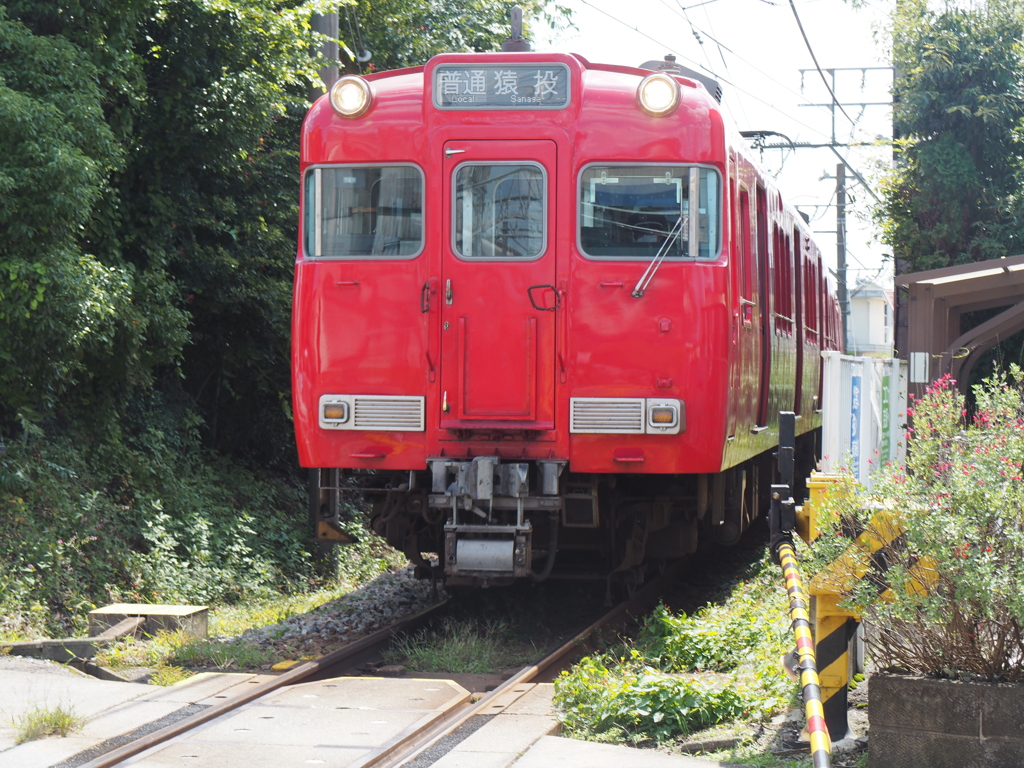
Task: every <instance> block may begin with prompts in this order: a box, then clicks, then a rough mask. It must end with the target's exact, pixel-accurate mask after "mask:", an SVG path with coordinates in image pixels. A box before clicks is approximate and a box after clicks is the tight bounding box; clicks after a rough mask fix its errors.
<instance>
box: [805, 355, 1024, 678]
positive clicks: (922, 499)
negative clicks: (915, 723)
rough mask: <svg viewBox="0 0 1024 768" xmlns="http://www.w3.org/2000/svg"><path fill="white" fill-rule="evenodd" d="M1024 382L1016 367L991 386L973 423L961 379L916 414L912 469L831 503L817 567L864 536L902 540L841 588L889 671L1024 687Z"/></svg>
mask: <svg viewBox="0 0 1024 768" xmlns="http://www.w3.org/2000/svg"><path fill="white" fill-rule="evenodd" d="M1022 385H1024V372H1022V370H1021V369H1020V368H1019V367H1018V366H1011V368H1010V371H1009V372H1008V373H1000V374H996V375H994V376H993V377H991V378H990V379H987V380H986V381H985V382H983V383H982V384H980V385H978V386H976V387H975V388H974V394H975V402H976V405H975V409H974V414H973V417H969V416H968V412H967V408H966V403H965V399H964V397H963V395H961V394H960V392H959V391H958V390H957V388H956V386H955V382H954V381H953V380H952V379H951V378H949V377H948V376H946V377H944V378H942V379H939V380H938V381H936V382H935V383H934V384H933V385H932V386H931V387H929V388H928V390H927V393H926V395H925V397H924V398H922V399H921V400H920V401H918V402H917V403H916V404H915V406H914V407H913V408H912V409H908V413H909V414H910V415H911V416H912V419H913V429H912V430H910V431H909V433H908V459H907V462H906V466H905V467H899V466H890V467H886V468H885V469H884V470H883V471H882V472H881V473H880V475H881V476H880V477H879V478H878V479H877V480H876V483H875V487H874V489H873V490H872V492H871V493H870V495H866V496H865V495H861V496H860V497H859V498H858V497H856V496H855V495H853V494H850V493H849V492H848V490H849V489H846V492H843V490H842V489H840V493H838V494H836V497H835V498H834V499H830V501H829V502H827V504H826V507H827V513H826V515H825V520H824V522H823V535H822V536H821V538H820V539H819V540H818V541H817V542H816V543H815V545H814V550H815V552H816V553H817V555H818V557H819V562H824V561H829V562H830V561H831V560H832V559H834V557H835V555H836V553H837V552H838V551H839V550H841V549H844V548H845V547H847V546H848V545H849V544H850V543H851V541H852V540H853V537H854V536H856V535H858V534H860V533H861V532H866V533H867V536H868V537H870V536H881V538H882V540H885V541H889V540H890V539H892V541H891V542H890V543H888V544H886V546H884V547H882V548H881V549H880V550H878V551H877V552H875V553H872V555H871V559H872V564H871V567H870V568H868V570H867V573H866V575H865V577H864V578H861V579H860V580H857V581H856V582H853V580H850V581H848V582H846V583H843V584H841V585H840V586H841V589H840V591H842V592H843V593H844V594H845V595H846V600H847V604H848V605H851V606H853V607H854V608H856V609H857V610H858V611H859V612H860V613H861V614H862V615H864V616H865V618H866V619H867V620H868V621H869V622H870V624H871V629H872V631H871V632H870V633H869V640H868V642H869V645H870V646H871V647H872V652H873V655H874V657H875V659H876V661H878V662H879V663H880V664H881V665H882V666H883V667H894V668H899V669H903V670H906V671H909V672H914V673H919V674H926V675H932V676H940V677H959V678H964V679H972V678H976V679H982V680H992V681H996V680H1006V681H1016V682H1024V592H1022V590H1021V585H1022V584H1024V480H1022V477H1024V470H1022V464H1024V395H1022ZM879 510H885V512H884V513H883V515H882V518H883V519H885V520H887V521H886V522H883V523H881V524H879V523H878V522H877V521H878V520H879V519H880V518H879V515H878V512H879ZM872 518H874V519H875V521H876V522H875V523H874V530H873V529H872V527H871V526H872V523H871V520H872ZM893 526H899V527H900V528H905V531H904V532H903V533H902V534H900V535H896V534H898V533H900V531H899V529H897V528H894V527H893ZM886 527H888V528H889V530H884V528H886ZM880 528H881V529H882V530H880ZM864 539H865V537H861V541H862V542H863V541H864ZM866 557H867V552H865V556H864V558H862V562H864V563H865V564H866V563H867V559H866ZM818 578H819V579H820V578H821V576H819V577H818Z"/></svg>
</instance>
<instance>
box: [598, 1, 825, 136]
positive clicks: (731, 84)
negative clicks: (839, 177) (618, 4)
mask: <svg viewBox="0 0 1024 768" xmlns="http://www.w3.org/2000/svg"><path fill="white" fill-rule="evenodd" d="M580 2H582V3H583V4H584V5H589V6H590V7H591V8H593V9H594V10H595V11H597V12H598V13H601V14H603V15H605V16H607V17H608V18H609V19H611V20H612V21H614V22H616V23H617V24H621V25H622V26H624V27H626V28H627V29H631V30H633V31H634V32H636V33H637V34H638V35H641V36H643V37H646V38H647V39H648V40H650V41H651V42H652V43H657V44H658V45H660V46H662V47H663V48H665V49H666V50H668V51H670V52H672V53H674V54H675V55H676V56H677V57H679V58H681V59H683V60H684V61H687V62H689V63H690V64H692V65H693V66H694V67H697V68H698V69H704V70H705V71H707V72H708V73H710V74H711V75H713V76H714V77H715V78H717V79H718V80H721V81H722V82H723V83H725V84H726V85H728V86H729V87H730V88H732V89H733V90H735V91H736V92H737V93H742V94H743V95H744V96H748V97H749V98H751V99H753V100H754V101H756V102H758V103H759V104H764V106H766V107H768V108H769V109H772V110H775V111H776V112H778V113H779V114H780V115H783V116H785V117H786V118H787V119H789V120H791V121H793V122H794V123H796V124H797V125H799V126H802V127H804V128H806V129H807V130H808V131H810V132H811V133H815V134H818V135H822V136H823V135H824V133H823V132H822V131H820V130H818V129H817V128H814V127H812V126H810V125H808V124H807V123H804V122H802V121H800V120H797V119H796V118H795V117H793V115H791V114H789V113H788V112H785V111H783V110H782V109H780V108H779V107H777V106H775V105H774V104H771V103H769V102H767V101H765V100H764V99H762V98H760V97H758V96H755V95H754V94H752V93H750V92H749V91H746V90H744V89H743V88H740V87H739V86H738V85H736V84H735V83H734V82H732V80H730V79H729V78H727V77H723V76H722V75H720V74H718V73H717V72H715V71H714V70H711V69H707V68H706V67H704V66H703V65H702V64H700V63H698V62H696V61H694V60H693V59H691V58H690V57H689V56H687V55H686V54H684V53H680V52H679V51H678V50H676V49H675V47H674V46H672V45H669V44H667V43H664V42H662V41H661V40H658V39H657V38H655V37H652V36H651V35H649V34H647V33H646V32H643V31H641V30H640V28H639V27H636V26H632V25H630V24H629V23H628V22H625V21H623V20H622V19H620V18H618V17H617V16H615V15H613V14H611V13H609V12H608V11H606V10H604V9H603V8H599V7H598V6H596V5H594V4H593V3H592V2H590V0H580ZM734 55H735V54H734ZM737 58H740V60H741V61H743V63H744V64H747V65H748V66H753V65H752V64H750V63H749V62H747V61H744V60H743V59H742V58H741V57H739V56H737ZM769 79H771V78H769ZM773 82H776V83H777V81H774V80H773ZM783 87H784V86H783ZM786 90H789V89H786ZM791 92H792V93H795V91H791Z"/></svg>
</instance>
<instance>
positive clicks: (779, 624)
mask: <svg viewBox="0 0 1024 768" xmlns="http://www.w3.org/2000/svg"><path fill="white" fill-rule="evenodd" d="M786 609H787V601H786V593H785V590H783V588H782V586H781V577H780V575H779V571H778V568H777V567H775V566H773V565H772V564H771V562H770V560H769V559H768V558H767V557H764V558H763V559H762V560H761V562H760V563H759V564H758V565H757V567H756V569H755V571H754V573H753V574H752V575H751V578H750V579H748V580H746V581H743V582H740V583H739V584H737V585H735V587H734V588H733V590H732V592H731V594H730V595H729V596H728V598H727V599H726V600H725V602H724V603H722V604H721V605H707V606H705V607H703V608H701V609H700V610H699V611H697V612H696V613H694V614H693V615H692V616H687V615H686V614H679V615H674V614H673V613H672V612H671V611H669V610H668V609H667V608H665V607H664V606H659V607H658V608H657V609H656V610H655V611H654V612H653V613H652V614H651V615H650V616H648V617H647V619H646V620H645V622H644V626H643V627H642V629H641V632H640V635H639V638H638V639H637V642H636V645H635V646H634V647H630V648H626V649H621V650H619V651H618V652H609V653H605V654H601V655H598V656H594V657H587V658H584V659H583V660H582V661H581V662H580V663H579V664H578V665H577V666H576V667H574V668H573V670H572V671H571V672H567V673H563V674H562V675H561V676H560V677H559V678H558V679H557V680H556V681H555V692H556V693H555V701H556V703H557V704H558V706H559V708H560V711H561V713H562V718H563V721H564V723H565V726H566V728H567V730H568V731H569V732H570V733H571V734H573V735H576V736H579V737H583V738H605V739H612V740H620V739H627V740H643V739H654V740H656V741H659V742H664V741H669V740H672V739H677V738H681V737H684V736H685V735H686V734H688V733H690V732H692V731H694V730H697V729H700V728H706V727H708V726H712V725H717V724H719V723H725V722H730V721H733V720H736V719H737V718H746V719H761V718H764V717H767V716H769V715H771V714H772V713H774V712H776V711H778V710H779V709H780V708H782V707H784V706H785V705H786V704H787V703H788V702H789V701H790V700H791V699H792V698H793V695H794V691H795V689H794V685H793V683H791V682H790V681H789V680H788V679H787V678H786V677H785V676H784V675H783V674H782V673H781V671H780V669H779V663H778V660H779V658H780V657H781V656H782V655H783V654H784V653H785V652H786V651H787V650H788V649H789V646H790V645H792V638H791V636H790V634H789V620H788V616H787V612H786Z"/></svg>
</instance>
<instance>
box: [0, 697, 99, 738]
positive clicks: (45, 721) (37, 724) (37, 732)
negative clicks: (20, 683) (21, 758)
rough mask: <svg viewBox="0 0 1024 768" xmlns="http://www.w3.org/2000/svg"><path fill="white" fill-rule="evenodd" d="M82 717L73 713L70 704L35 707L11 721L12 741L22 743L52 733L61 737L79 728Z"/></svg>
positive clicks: (82, 721) (51, 734)
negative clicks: (13, 731)
mask: <svg viewBox="0 0 1024 768" xmlns="http://www.w3.org/2000/svg"><path fill="white" fill-rule="evenodd" d="M83 723H84V720H83V718H81V717H79V716H78V715H76V714H75V710H74V708H73V707H71V706H67V707H65V706H64V705H63V704H58V705H57V706H56V707H37V708H35V709H31V710H29V711H28V712H26V713H25V714H23V715H20V716H18V717H16V718H14V720H12V721H11V725H12V726H13V727H14V730H15V733H14V743H15V744H23V743H24V742H26V741H35V740H36V739H42V738H45V737H46V736H53V735H54V734H57V735H60V736H61V737H64V736H67V735H68V734H71V733H74V732H75V731H78V730H79V729H81V727H82V724H83Z"/></svg>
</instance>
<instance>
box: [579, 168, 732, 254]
mask: <svg viewBox="0 0 1024 768" xmlns="http://www.w3.org/2000/svg"><path fill="white" fill-rule="evenodd" d="M722 191H723V189H722V181H721V177H720V176H719V175H718V171H717V170H715V169H714V168H701V167H698V166H686V165H590V166H587V167H586V168H584V170H583V172H582V173H581V174H580V177H579V195H580V196H579V200H580V208H579V216H578V221H577V226H578V243H579V248H580V252H581V253H582V254H583V255H584V256H587V257H589V258H594V259H601V258H609V259H623V258H626V259H629V258H638V259H651V258H654V257H655V256H657V255H658V254H659V253H662V254H663V256H664V257H665V258H668V259H691V258H692V259H706V260H711V259H717V258H718V255H719V252H720V250H721V246H722V212H721V208H722V202H721V201H722Z"/></svg>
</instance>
